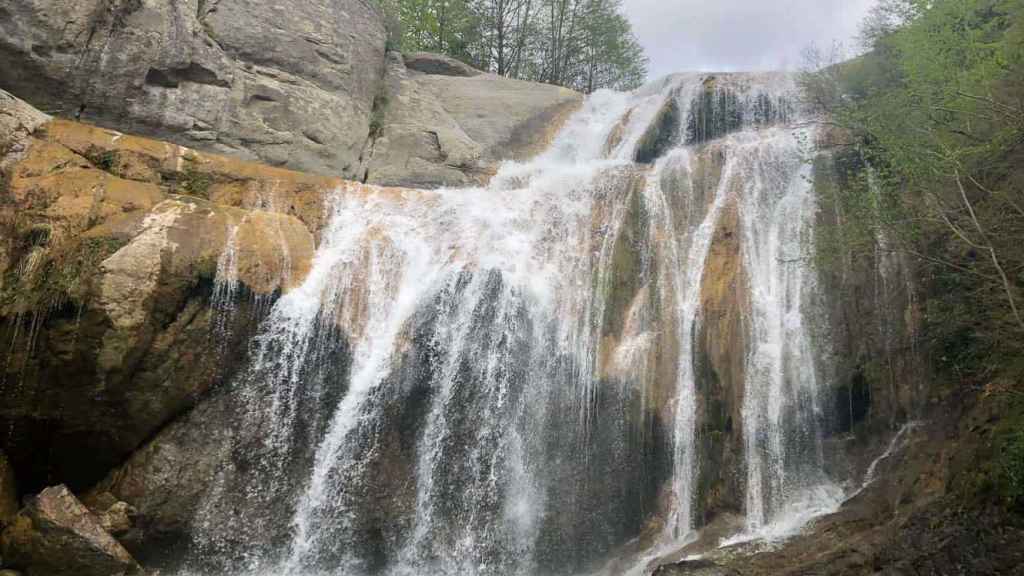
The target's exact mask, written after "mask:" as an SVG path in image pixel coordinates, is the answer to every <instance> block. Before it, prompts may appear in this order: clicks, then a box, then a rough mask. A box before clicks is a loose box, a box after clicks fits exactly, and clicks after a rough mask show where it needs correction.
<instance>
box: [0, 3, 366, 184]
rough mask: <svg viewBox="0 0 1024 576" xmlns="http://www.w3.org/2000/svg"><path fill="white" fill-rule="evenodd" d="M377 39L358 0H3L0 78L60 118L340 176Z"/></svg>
mask: <svg viewBox="0 0 1024 576" xmlns="http://www.w3.org/2000/svg"><path fill="white" fill-rule="evenodd" d="M384 45H385V31H384V25H383V22H382V18H381V17H380V14H379V13H378V11H377V10H376V9H375V8H373V7H372V6H371V4H370V3H369V2H367V0H302V1H295V0H292V1H287V2H260V1H257V0H234V1H231V2H222V1H220V0H180V1H179V0H173V1H172V0H83V1H80V2H65V1H62V0H11V1H8V2H4V3H3V5H2V6H0V61H2V62H3V63H4V65H3V66H2V67H0V86H4V87H5V88H7V89H9V90H10V91H11V92H13V93H15V94H16V95H18V96H20V97H22V98H24V99H26V100H28V101H30V102H32V103H33V104H35V105H36V106H37V107H40V108H43V109H45V110H47V111H51V112H53V113H59V114H61V115H64V116H81V117H83V118H86V119H89V120H94V121H96V122H97V123H100V124H103V125H107V126H111V127H115V128H117V129H120V130H124V131H127V132H134V133H142V134H147V135H152V136H157V137H161V138H163V139H167V140H172V141H174V142H177V143H179V144H183V145H187V146H192V147H196V148H200V149H206V150H212V151H217V152H223V153H231V154H234V155H238V156H241V157H242V158H246V159H259V160H262V161H265V162H267V163H270V164H279V165H288V166H290V167H294V168H298V169H303V170H307V171H313V172H322V173H331V174H338V175H343V176H351V175H354V174H355V173H356V172H357V170H358V165H359V159H360V154H361V153H362V151H363V148H364V145H365V142H366V138H367V135H368V133H369V122H370V110H371V107H372V104H373V101H374V97H375V96H376V95H377V93H378V92H379V89H380V87H381V81H382V74H383V69H384Z"/></svg>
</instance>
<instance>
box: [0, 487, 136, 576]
mask: <svg viewBox="0 0 1024 576" xmlns="http://www.w3.org/2000/svg"><path fill="white" fill-rule="evenodd" d="M0 548H2V551H3V558H4V562H5V563H6V564H8V565H10V566H14V567H17V568H19V569H21V570H24V571H25V572H26V573H27V574H28V576H65V575H66V576H116V575H121V576H141V575H142V574H143V571H142V569H141V568H140V567H139V565H138V563H136V562H135V560H134V559H133V558H132V557H131V555H129V554H128V552H127V551H126V550H125V549H124V547H122V546H121V545H120V544H119V543H118V542H117V540H115V539H114V538H113V537H112V536H111V535H110V534H108V533H107V532H106V531H105V530H104V529H103V527H102V526H101V525H100V523H99V522H98V521H97V519H96V518H95V517H94V516H93V515H92V513H91V512H89V510H88V509H86V508H85V506H83V505H82V503H81V502H79V501H78V499H77V498H75V497H74V495H73V494H71V492H70V491H68V489H67V488H66V487H64V486H57V487H53V488H47V489H46V490H43V491H42V493H40V494H39V495H38V496H36V497H34V498H33V499H32V500H30V501H29V503H28V505H26V506H25V508H24V509H23V510H21V512H19V513H18V516H17V517H16V518H15V519H14V521H13V522H12V523H11V524H10V525H9V526H8V527H7V528H6V529H5V530H4V532H3V534H2V535H0Z"/></svg>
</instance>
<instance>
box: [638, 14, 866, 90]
mask: <svg viewBox="0 0 1024 576" xmlns="http://www.w3.org/2000/svg"><path fill="white" fill-rule="evenodd" d="M873 4H874V0H623V8H624V9H625V12H626V14H627V16H629V18H630V20H631V21H632V22H633V30H634V32H635V33H636V36H637V38H638V39H639V40H640V43H641V44H643V45H644V48H646V50H647V55H648V56H649V57H650V59H651V67H650V76H651V77H652V78H656V77H659V76H663V75H665V74H670V73H672V72H680V71H694V70H697V71H735V70H770V69H789V68H796V67H798V66H799V65H800V53H801V51H802V50H803V48H804V47H806V46H807V45H809V44H812V43H814V44H817V45H819V46H823V47H827V46H830V45H831V44H832V42H833V41H841V42H844V43H846V44H851V45H852V44H854V43H855V40H854V37H855V36H856V34H857V31H858V29H859V26H860V21H861V19H863V17H864V15H865V13H866V12H867V11H868V9H869V8H870V6H871V5H873Z"/></svg>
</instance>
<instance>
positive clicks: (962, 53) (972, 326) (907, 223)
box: [801, 0, 1024, 393]
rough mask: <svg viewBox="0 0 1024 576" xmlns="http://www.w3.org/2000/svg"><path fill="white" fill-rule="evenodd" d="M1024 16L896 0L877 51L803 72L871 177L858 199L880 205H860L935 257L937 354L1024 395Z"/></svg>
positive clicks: (875, 33)
mask: <svg viewBox="0 0 1024 576" xmlns="http://www.w3.org/2000/svg"><path fill="white" fill-rule="evenodd" d="M1022 22H1024V0H882V1H881V2H879V4H878V6H877V7H876V8H875V10H874V11H873V12H872V13H871V15H870V16H869V18H868V19H867V20H866V22H865V23H864V27H863V38H864V42H865V45H866V47H867V48H868V49H869V51H868V52H867V53H866V54H864V55H863V56H860V57H858V58H856V59H854V60H851V61H847V62H838V60H839V59H838V58H835V57H834V56H831V55H822V54H820V53H814V52H812V53H811V58H810V59H809V60H810V66H809V69H808V71H807V72H805V73H804V74H802V78H801V83H802V85H803V88H804V91H805V95H806V96H807V99H808V101H809V103H810V104H811V105H813V106H814V107H816V108H817V109H818V110H819V111H820V112H821V113H822V118H823V120H824V121H825V122H826V123H829V124H835V125H838V126H839V127H840V128H841V129H842V130H843V131H844V132H845V133H847V134H849V135H850V138H849V139H848V142H847V144H848V145H849V146H850V147H851V148H853V149H854V150H855V153H853V154H847V155H848V156H852V157H854V158H857V159H859V160H860V161H861V163H862V164H864V166H862V167H861V168H862V172H863V173H864V174H870V176H871V177H870V178H868V177H864V178H861V179H860V182H861V184H860V186H859V187H857V186H853V187H849V188H848V190H847V191H846V196H847V199H846V202H847V204H850V205H857V204H859V205H861V206H863V205H865V204H870V205H871V206H872V208H871V209H868V210H859V211H857V210H851V213H853V214H859V215H860V217H859V218H858V219H857V220H858V222H859V224H860V225H862V226H863V227H866V228H870V229H884V230H885V231H886V233H887V237H889V238H891V239H892V242H893V245H892V246H891V248H892V249H897V250H902V251H904V252H905V253H908V254H910V255H912V256H913V257H914V258H916V259H917V261H919V262H921V263H922V270H921V274H920V276H921V277H922V278H923V279H924V282H925V285H924V286H923V287H922V289H923V291H924V293H925V294H924V295H925V297H926V300H925V302H926V310H925V313H926V329H927V334H928V337H929V339H930V342H931V344H933V348H932V350H933V352H934V356H935V358H936V360H937V361H938V362H940V363H942V364H944V366H945V367H946V368H947V371H948V373H951V374H955V375H958V376H959V377H960V378H959V379H960V380H961V381H964V382H968V383H972V384H978V385H980V384H991V383H992V382H993V381H995V380H999V379H1000V378H1001V377H1002V378H1009V380H1010V381H1011V382H1013V383H1015V384H1014V387H1016V388H1018V392H1015V393H1020V392H1019V388H1020V378H1019V376H1020V375H1021V374H1024V362H1022V361H1021V358H1022V357H1024V30H1022V27H1024V25H1022ZM866 166H870V170H869V169H867V168H866ZM864 199H869V202H865V201H864ZM875 236H876V237H877V235H875ZM1007 374H1010V376H1006V375H1007ZM1001 375H1002V376H1001Z"/></svg>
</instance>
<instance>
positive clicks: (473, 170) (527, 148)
mask: <svg viewBox="0 0 1024 576" xmlns="http://www.w3.org/2000/svg"><path fill="white" fill-rule="evenodd" d="M387 70H388V71H387V90H386V95H385V97H384V98H383V99H382V100H380V101H379V102H378V106H377V109H376V111H375V112H374V117H375V119H374V137H373V139H372V143H371V145H370V151H369V162H368V165H367V168H366V173H365V174H364V175H363V176H364V181H365V182H369V183H372V184H380V185H386V186H411V187H418V188H438V187H443V186H451V187H455V186H467V185H478V184H482V183H484V182H486V181H487V180H488V179H489V178H490V177H491V176H492V175H493V174H494V172H495V170H496V168H497V165H498V163H499V162H501V161H503V160H523V159H526V158H529V157H530V156H532V155H535V154H536V153H538V152H540V151H541V150H543V148H544V147H545V145H546V144H547V143H548V142H549V141H550V140H551V138H553V137H554V135H555V134H556V133H557V132H558V129H559V128H560V127H561V126H562V124H563V123H564V121H565V120H566V119H567V118H568V117H569V115H570V114H571V113H572V112H573V111H575V110H576V109H577V108H578V107H579V106H580V105H581V104H582V102H583V97H582V95H580V94H578V93H576V92H574V91H572V90H569V89H566V88H560V87H558V86H551V85H546V84H536V83H533V82H524V81H521V80H511V79H509V78H504V77H501V76H496V75H494V74H486V73H483V72H480V71H478V70H473V69H472V68H470V67H468V66H466V65H465V64H462V63H461V62H458V61H454V60H452V59H450V58H446V57H443V56H436V55H432V54H423V53H418V54H413V55H408V56H406V57H405V58H404V60H403V57H402V56H400V55H398V54H391V55H389V60H388V69H387Z"/></svg>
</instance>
